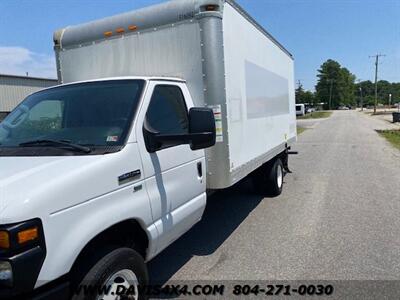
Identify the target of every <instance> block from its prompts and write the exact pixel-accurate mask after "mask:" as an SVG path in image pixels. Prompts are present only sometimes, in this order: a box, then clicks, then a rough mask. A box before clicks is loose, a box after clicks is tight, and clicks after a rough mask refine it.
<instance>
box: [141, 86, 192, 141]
mask: <svg viewBox="0 0 400 300" xmlns="http://www.w3.org/2000/svg"><path fill="white" fill-rule="evenodd" d="M146 120H147V123H148V125H150V127H151V128H152V129H154V130H155V131H157V132H159V133H161V134H187V133H189V119H188V113H187V108H186V104H185V99H184V97H183V94H182V91H181V89H180V88H179V87H178V86H174V85H157V86H156V87H155V88H154V91H153V95H152V97H151V100H150V105H149V108H148V110H147V113H146Z"/></svg>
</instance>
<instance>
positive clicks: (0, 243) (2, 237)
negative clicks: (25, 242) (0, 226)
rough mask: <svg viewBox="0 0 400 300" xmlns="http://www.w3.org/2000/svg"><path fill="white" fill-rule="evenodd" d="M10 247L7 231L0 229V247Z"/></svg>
mask: <svg viewBox="0 0 400 300" xmlns="http://www.w3.org/2000/svg"><path fill="white" fill-rule="evenodd" d="M8 248H10V236H9V234H8V232H7V231H0V249H8Z"/></svg>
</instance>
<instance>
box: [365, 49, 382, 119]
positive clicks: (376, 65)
mask: <svg viewBox="0 0 400 300" xmlns="http://www.w3.org/2000/svg"><path fill="white" fill-rule="evenodd" d="M383 56H386V55H385V54H376V55H370V56H369V57H370V58H373V57H375V104H374V114H375V113H376V106H377V104H378V65H379V57H383Z"/></svg>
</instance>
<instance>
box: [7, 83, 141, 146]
mask: <svg viewBox="0 0 400 300" xmlns="http://www.w3.org/2000/svg"><path fill="white" fill-rule="evenodd" d="M143 84H144V81H143V80H112V81H101V82H100V81H99V82H91V83H81V84H73V85H69V86H62V87H57V88H53V89H49V90H45V91H42V92H38V93H35V94H33V95H31V96H29V97H27V98H26V99H25V100H24V101H23V102H22V103H21V104H20V105H19V106H18V107H17V108H16V109H14V111H13V112H12V113H11V114H10V115H9V116H8V117H7V118H6V119H4V120H3V122H1V123H0V148H7V147H18V148H22V147H24V146H26V145H25V144H26V143H28V145H32V146H33V145H34V146H35V147H48V145H47V144H46V143H42V144H41V143H36V144H35V143H34V144H30V143H32V142H35V141H43V140H51V141H63V142H67V143H71V144H76V145H83V146H89V147H96V146H97V147H105V146H106V147H109V146H122V145H123V144H124V143H125V139H126V137H127V135H128V132H129V129H130V124H131V122H132V118H133V116H134V113H135V111H136V108H137V104H138V101H139V98H140V95H141V91H142V87H143ZM54 145H56V146H57V145H58V144H54ZM54 145H53V146H54ZM58 146H60V147H61V146H62V145H61V144H60V145H58Z"/></svg>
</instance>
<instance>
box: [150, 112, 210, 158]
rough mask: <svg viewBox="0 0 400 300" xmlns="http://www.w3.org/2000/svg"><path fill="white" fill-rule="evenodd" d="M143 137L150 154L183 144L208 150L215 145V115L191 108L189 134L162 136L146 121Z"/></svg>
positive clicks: (196, 148)
mask: <svg viewBox="0 0 400 300" xmlns="http://www.w3.org/2000/svg"><path fill="white" fill-rule="evenodd" d="M143 135H144V140H145V143H146V149H147V151H149V152H150V153H154V152H156V151H158V150H162V149H166V148H169V147H173V146H177V145H182V144H189V145H190V148H191V149H192V150H199V149H204V148H208V147H211V146H214V145H215V136H216V132H215V119H214V113H213V111H212V109H209V108H199V107H193V108H191V109H190V111H189V133H187V134H161V133H159V132H157V131H156V130H154V129H153V128H151V126H150V124H148V123H147V121H145V123H144V126H143Z"/></svg>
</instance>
